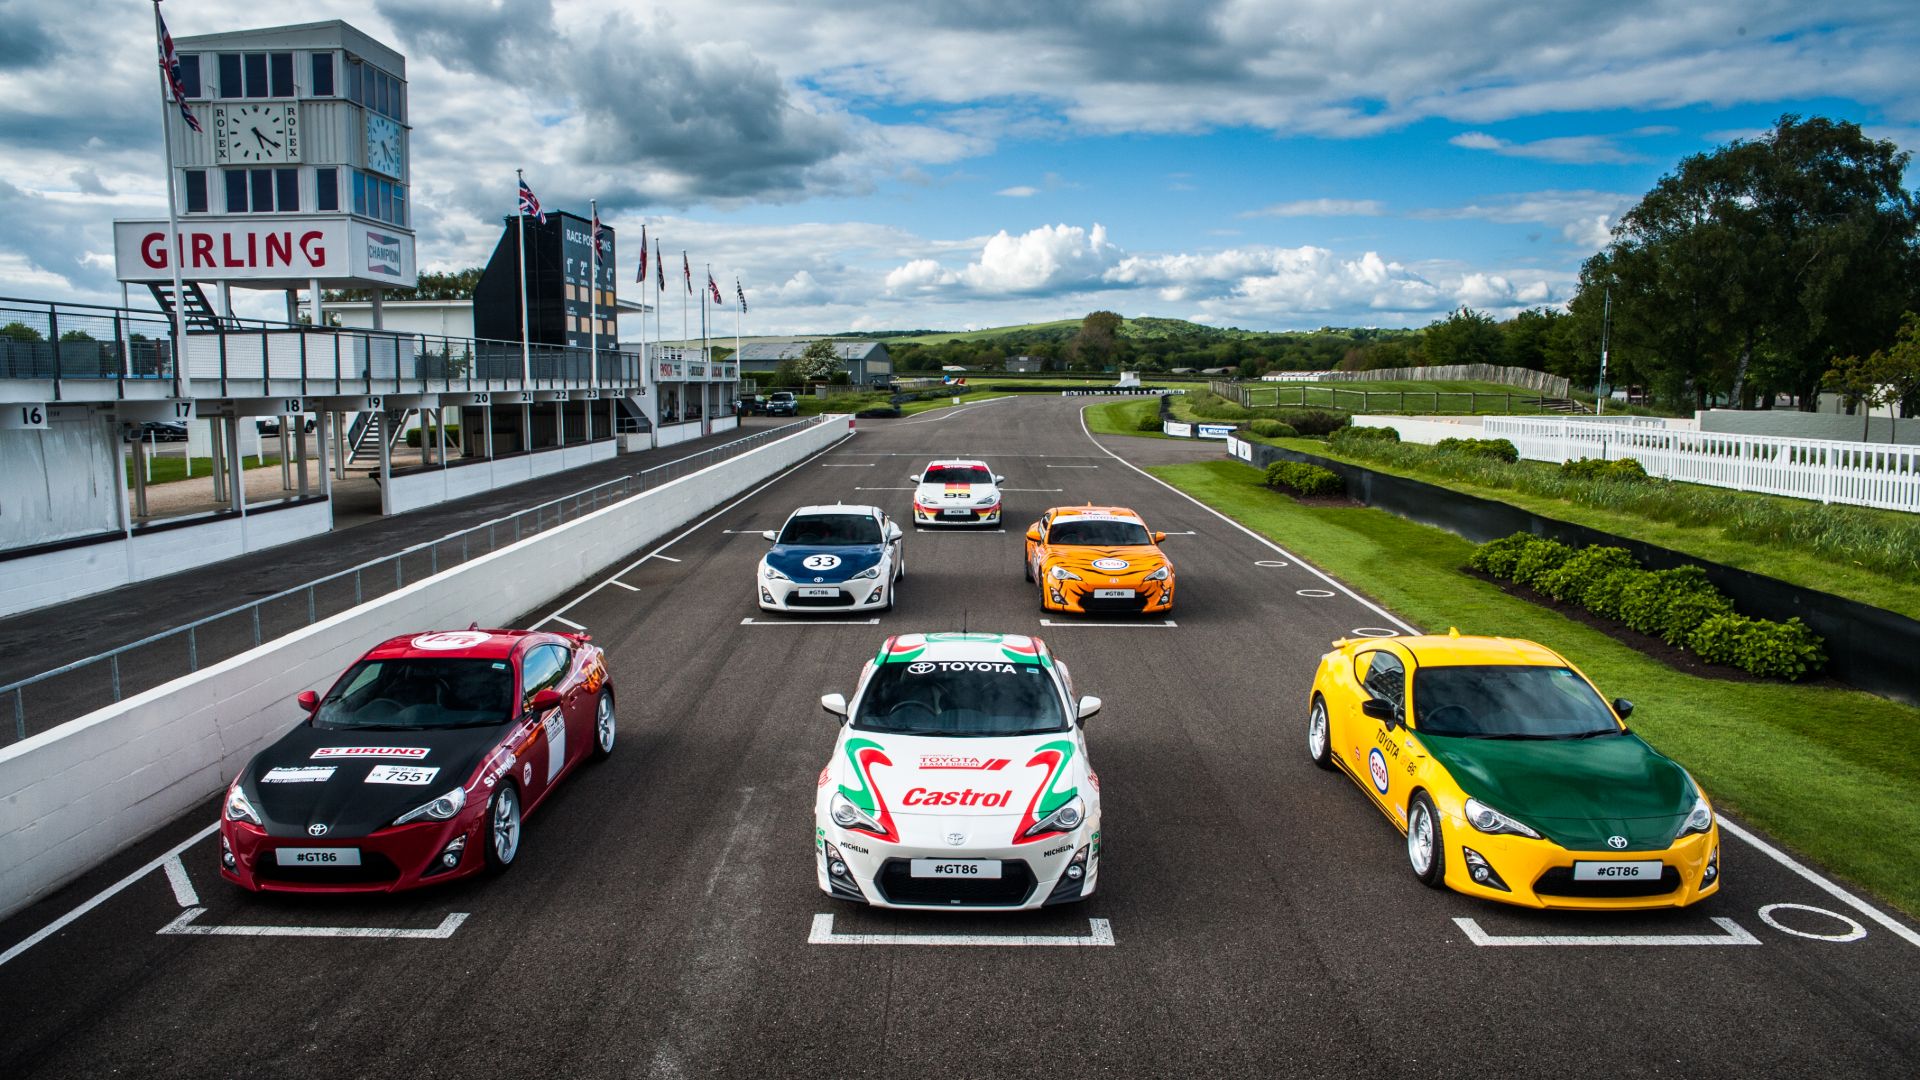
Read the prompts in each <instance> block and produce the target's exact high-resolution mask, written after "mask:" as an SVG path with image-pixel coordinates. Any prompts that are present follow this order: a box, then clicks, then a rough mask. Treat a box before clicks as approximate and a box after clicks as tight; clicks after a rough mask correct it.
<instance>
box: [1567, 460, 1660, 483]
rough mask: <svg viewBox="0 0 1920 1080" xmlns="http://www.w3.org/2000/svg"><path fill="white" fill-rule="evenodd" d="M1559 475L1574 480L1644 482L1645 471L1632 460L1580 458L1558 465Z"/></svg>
mask: <svg viewBox="0 0 1920 1080" xmlns="http://www.w3.org/2000/svg"><path fill="white" fill-rule="evenodd" d="M1560 475H1562V476H1565V477H1569V478H1571V479H1574V480H1625V481H1629V482H1631V481H1634V480H1645V479H1646V478H1647V470H1645V469H1643V468H1641V467H1640V463H1639V462H1637V461H1635V460H1633V459H1632V458H1630V457H1628V458H1617V459H1615V460H1613V461H1608V460H1607V459H1605V458H1580V459H1579V460H1577V461H1563V462H1561V463H1560Z"/></svg>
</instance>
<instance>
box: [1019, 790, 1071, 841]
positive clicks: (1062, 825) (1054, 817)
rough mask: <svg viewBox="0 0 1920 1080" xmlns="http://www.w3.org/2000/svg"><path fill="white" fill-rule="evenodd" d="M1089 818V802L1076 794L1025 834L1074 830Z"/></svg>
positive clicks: (1034, 834) (1036, 834)
mask: <svg viewBox="0 0 1920 1080" xmlns="http://www.w3.org/2000/svg"><path fill="white" fill-rule="evenodd" d="M1086 820H1087V804H1086V802H1085V801H1084V800H1082V799H1081V798H1080V796H1078V795H1075V796H1074V797H1073V798H1071V799H1068V800H1067V801H1066V802H1064V803H1062V804H1061V805H1060V808H1059V809H1058V810H1055V811H1054V812H1053V813H1051V814H1048V815H1047V816H1046V817H1044V818H1041V819H1040V820H1039V821H1037V822H1035V823H1034V824H1033V827H1032V828H1030V829H1028V830H1027V831H1026V832H1025V833H1022V834H1021V835H1023V836H1041V835H1044V834H1046V833H1056V832H1072V831H1073V830H1075V829H1077V828H1079V827H1080V824H1081V822H1084V821H1086Z"/></svg>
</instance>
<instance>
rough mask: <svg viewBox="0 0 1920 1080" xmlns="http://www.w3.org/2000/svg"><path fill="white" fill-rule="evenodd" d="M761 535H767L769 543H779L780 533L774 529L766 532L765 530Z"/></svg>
mask: <svg viewBox="0 0 1920 1080" xmlns="http://www.w3.org/2000/svg"><path fill="white" fill-rule="evenodd" d="M760 535H761V536H764V537H766V538H767V543H769V544H773V543H778V542H779V540H780V534H779V533H777V532H774V531H773V530H772V529H768V530H767V531H766V532H763V533H761V534H760Z"/></svg>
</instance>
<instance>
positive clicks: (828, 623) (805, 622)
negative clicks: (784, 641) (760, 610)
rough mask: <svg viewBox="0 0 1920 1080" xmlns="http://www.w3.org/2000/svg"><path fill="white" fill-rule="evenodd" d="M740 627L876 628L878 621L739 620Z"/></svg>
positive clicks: (875, 619)
mask: <svg viewBox="0 0 1920 1080" xmlns="http://www.w3.org/2000/svg"><path fill="white" fill-rule="evenodd" d="M740 625H741V626H878V625H880V620H879V619H877V618H874V619H805V620H799V619H796V620H793V621H788V620H786V619H767V620H764V621H762V620H759V619H741V620H740Z"/></svg>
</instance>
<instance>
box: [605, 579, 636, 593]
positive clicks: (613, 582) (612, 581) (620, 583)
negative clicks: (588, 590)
mask: <svg viewBox="0 0 1920 1080" xmlns="http://www.w3.org/2000/svg"><path fill="white" fill-rule="evenodd" d="M607 583H608V584H609V585H618V586H620V587H621V588H623V589H625V590H627V591H628V592H639V591H640V586H638V585H629V584H627V583H626V582H624V581H621V580H620V579H619V578H608V579H607Z"/></svg>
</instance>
